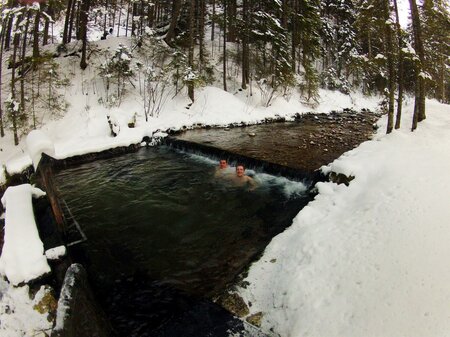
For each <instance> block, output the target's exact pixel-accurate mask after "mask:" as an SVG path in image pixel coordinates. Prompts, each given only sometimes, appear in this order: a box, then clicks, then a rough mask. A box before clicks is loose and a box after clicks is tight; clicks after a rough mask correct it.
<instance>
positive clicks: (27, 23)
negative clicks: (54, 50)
mask: <svg viewBox="0 0 450 337" xmlns="http://www.w3.org/2000/svg"><path fill="white" fill-rule="evenodd" d="M24 15H25V20H26V21H25V27H24V31H23V36H22V55H21V59H22V62H21V65H20V112H21V116H23V115H24V113H25V56H26V51H27V33H28V28H29V26H30V16H31V11H30V9H29V8H28V6H27V7H26V8H25V12H24Z"/></svg>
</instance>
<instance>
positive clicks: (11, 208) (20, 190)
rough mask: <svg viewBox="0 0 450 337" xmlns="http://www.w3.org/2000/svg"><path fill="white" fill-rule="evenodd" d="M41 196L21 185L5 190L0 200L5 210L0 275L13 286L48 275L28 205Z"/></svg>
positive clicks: (42, 248)
mask: <svg viewBox="0 0 450 337" xmlns="http://www.w3.org/2000/svg"><path fill="white" fill-rule="evenodd" d="M44 195H45V192H43V191H41V190H40V189H39V188H36V187H34V186H31V185H30V184H23V185H19V186H11V187H8V189H7V190H6V192H5V194H4V195H3V198H2V200H1V201H2V204H3V206H5V207H6V217H5V235H4V244H3V249H2V255H1V256H0V274H3V275H5V276H6V277H7V278H8V280H9V281H10V282H11V283H12V284H14V285H17V284H19V283H22V282H28V281H31V280H34V279H36V278H38V277H40V276H42V275H44V274H46V273H48V272H50V267H49V266H48V264H47V259H46V258H45V255H44V245H43V244H42V241H41V239H40V237H39V233H38V230H37V226H36V222H35V219H34V213H33V205H32V201H31V198H32V197H33V196H34V197H40V196H44Z"/></svg>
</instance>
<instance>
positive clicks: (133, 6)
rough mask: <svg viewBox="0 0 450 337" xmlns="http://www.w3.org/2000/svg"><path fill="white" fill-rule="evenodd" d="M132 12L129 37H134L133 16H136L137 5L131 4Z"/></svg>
mask: <svg viewBox="0 0 450 337" xmlns="http://www.w3.org/2000/svg"><path fill="white" fill-rule="evenodd" d="M132 8H133V12H132V14H131V36H136V21H135V20H134V18H135V16H137V3H136V2H134V1H133V2H132Z"/></svg>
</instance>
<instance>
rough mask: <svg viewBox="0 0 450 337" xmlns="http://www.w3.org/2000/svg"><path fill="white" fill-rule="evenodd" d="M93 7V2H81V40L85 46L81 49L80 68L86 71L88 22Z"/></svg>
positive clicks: (88, 0) (85, 0)
mask: <svg viewBox="0 0 450 337" xmlns="http://www.w3.org/2000/svg"><path fill="white" fill-rule="evenodd" d="M90 6H91V0H82V2H81V12H80V25H81V27H80V28H81V38H82V40H83V45H82V49H81V61H80V68H81V69H83V70H84V69H86V67H87V61H86V48H87V22H88V13H89V7H90Z"/></svg>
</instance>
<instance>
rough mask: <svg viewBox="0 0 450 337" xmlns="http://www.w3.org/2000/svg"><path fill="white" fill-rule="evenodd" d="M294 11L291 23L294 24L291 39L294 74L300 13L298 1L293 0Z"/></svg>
mask: <svg viewBox="0 0 450 337" xmlns="http://www.w3.org/2000/svg"><path fill="white" fill-rule="evenodd" d="M292 1H293V4H292V11H291V22H292V39H291V60H292V72H293V73H295V72H296V66H295V65H296V59H297V58H296V51H297V40H298V32H297V17H296V15H297V11H298V6H297V4H298V1H297V0H292Z"/></svg>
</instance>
